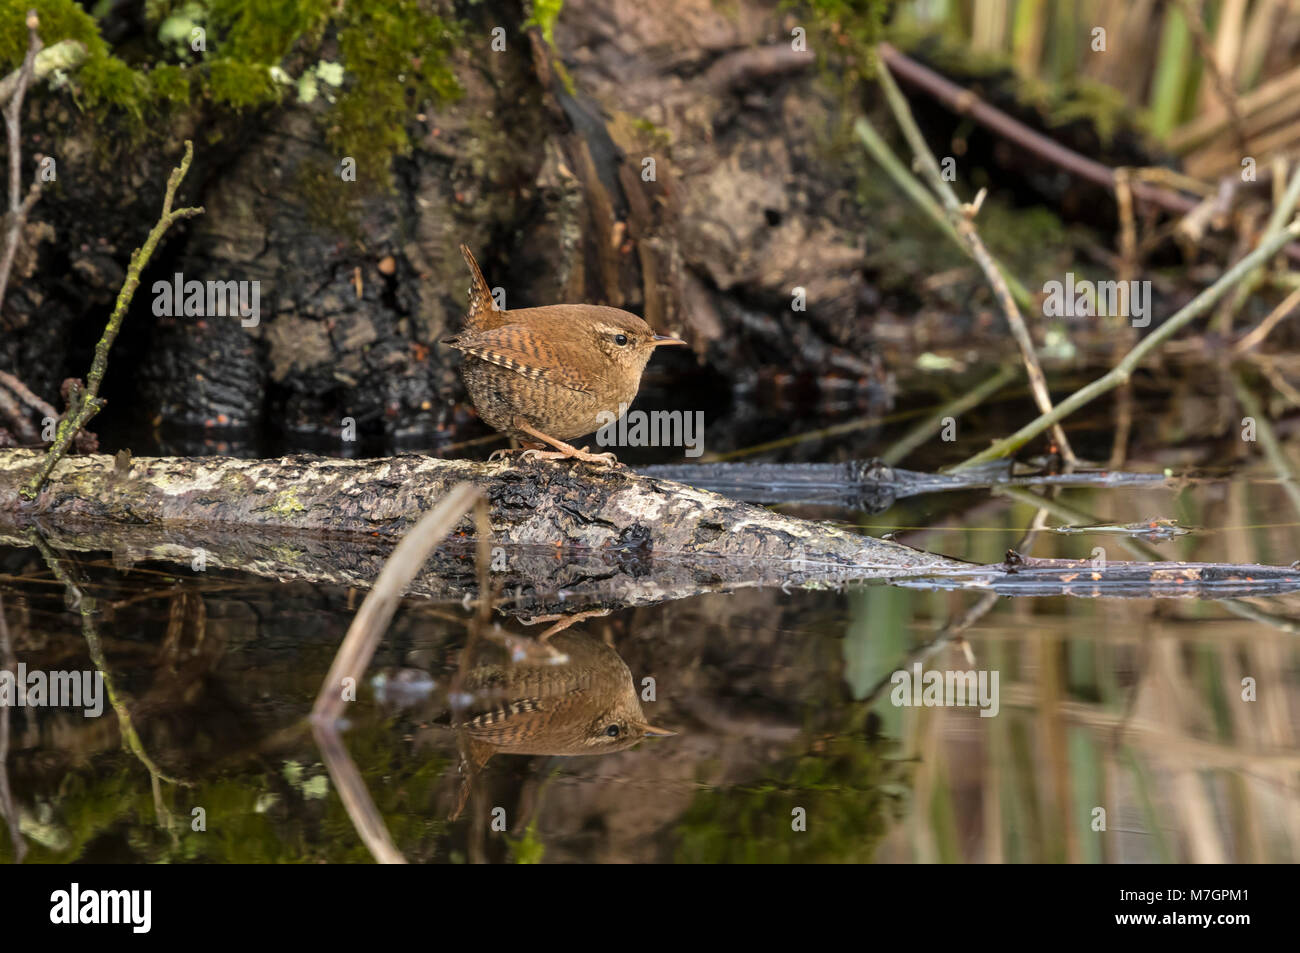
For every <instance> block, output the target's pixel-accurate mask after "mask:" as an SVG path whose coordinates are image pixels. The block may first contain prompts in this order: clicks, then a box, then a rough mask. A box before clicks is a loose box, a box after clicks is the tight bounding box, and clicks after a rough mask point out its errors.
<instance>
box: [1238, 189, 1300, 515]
mask: <svg viewBox="0 0 1300 953" xmlns="http://www.w3.org/2000/svg"><path fill="white" fill-rule="evenodd" d="M1296 178H1298V179H1300V175H1297V176H1296ZM1232 383H1233V386H1234V387H1235V388H1236V391H1237V400H1238V401H1240V402H1241V406H1242V409H1243V410H1245V411H1246V414H1247V416H1249V417H1253V418H1254V419H1255V433H1256V435H1257V436H1258V437H1259V445H1260V446H1261V447H1262V448H1263V449H1264V456H1266V457H1268V462H1269V463H1270V464H1271V465H1272V467H1273V469H1274V470H1276V471H1277V475H1278V476H1279V477H1281V478H1282V489H1283V490H1284V491H1285V492H1286V495H1287V496H1288V497H1289V498H1290V500H1291V504H1292V505H1293V506H1294V507H1295V510H1296V512H1297V513H1300V483H1298V482H1297V481H1296V473H1295V469H1294V468H1293V467H1292V466H1291V461H1290V460H1289V459H1287V455H1286V451H1285V450H1283V449H1282V444H1281V443H1279V442H1278V439H1277V434H1276V433H1275V432H1274V430H1273V424H1272V423H1270V422H1269V419H1268V417H1267V416H1266V415H1265V413H1264V405H1263V404H1261V403H1260V402H1259V398H1258V397H1256V396H1255V394H1254V392H1253V391H1252V390H1251V389H1250V388H1249V387H1247V386H1246V382H1245V381H1244V380H1243V379H1242V376H1241V372H1240V371H1237V372H1236V373H1235V374H1234V375H1233V378H1232Z"/></svg>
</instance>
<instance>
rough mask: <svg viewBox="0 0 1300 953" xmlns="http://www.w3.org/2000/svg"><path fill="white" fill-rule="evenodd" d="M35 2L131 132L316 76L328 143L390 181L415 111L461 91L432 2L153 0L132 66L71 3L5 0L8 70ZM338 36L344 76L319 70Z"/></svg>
mask: <svg viewBox="0 0 1300 953" xmlns="http://www.w3.org/2000/svg"><path fill="white" fill-rule="evenodd" d="M29 6H34V7H35V9H36V10H37V13H38V15H39V16H40V19H41V26H40V33H41V38H42V40H43V41H44V42H45V43H46V44H47V45H48V44H51V43H54V42H57V41H59V40H63V39H75V40H79V41H80V42H82V43H83V44H85V46H86V49H87V56H86V60H85V62H84V63H83V65H82V66H81V68H80V69H79V70H78V72H77V73H76V74H75V75H74V76H72V77H71V83H70V86H71V90H72V95H73V96H74V97H75V99H76V101H77V103H78V104H79V105H80V106H81V107H82V108H83V109H85V110H87V111H88V112H90V113H91V114H92V115H93V116H94V117H95V118H96V119H98V120H106V119H113V118H115V117H116V118H125V120H126V128H125V130H124V131H126V132H128V133H132V134H137V135H149V134H154V135H164V134H165V132H166V129H167V128H168V124H167V122H166V118H167V114H168V113H170V112H172V111H174V110H180V109H184V108H188V107H189V106H190V105H192V104H193V103H195V102H196V101H198V100H199V99H206V100H207V101H209V102H211V103H212V104H214V105H216V106H217V107H219V108H221V109H227V110H230V111H232V112H240V111H244V110H248V109H254V108H259V107H264V106H270V105H274V104H276V103H279V102H280V101H282V100H283V98H284V97H285V96H288V95H294V94H295V93H296V91H297V90H299V89H304V90H308V91H310V92H312V93H315V92H316V91H318V90H322V89H323V88H322V87H321V86H320V84H319V83H316V82H314V81H313V82H308V83H305V84H301V85H300V84H299V83H298V81H297V80H298V78H299V77H301V76H302V75H304V74H306V73H308V72H314V75H316V76H317V78H319V79H320V80H322V81H323V82H324V83H326V84H327V85H329V86H330V88H329V89H328V90H324V92H325V94H326V95H325V98H326V99H327V100H329V101H330V102H332V103H333V106H332V107H331V108H329V109H328V110H327V111H326V112H325V113H324V115H323V122H324V126H325V133H326V137H327V139H328V141H329V143H330V145H331V147H332V148H334V149H335V150H336V151H337V152H338V153H339V154H340V155H351V156H353V157H354V158H355V159H356V160H357V167H358V173H359V177H366V178H369V179H371V180H372V181H381V182H387V181H389V162H390V160H391V158H392V157H393V155H395V154H400V153H404V152H406V151H407V150H408V149H409V148H410V141H409V139H408V136H407V133H406V125H407V122H408V119H409V117H410V116H411V115H412V114H413V113H414V112H416V111H417V110H418V109H420V108H421V107H423V106H424V105H425V104H426V103H433V104H434V105H437V104H439V103H442V102H445V101H447V100H448V99H450V98H453V97H455V96H457V95H459V93H460V86H459V84H458V83H457V81H456V77H455V75H454V74H453V72H452V70H451V67H450V65H449V61H450V53H451V51H452V49H453V44H454V43H455V41H456V39H457V38H458V36H459V31H458V28H457V26H456V25H455V24H454V23H450V22H448V21H446V20H444V19H443V18H441V17H439V16H438V15H437V14H436V13H434V12H433V9H432V7H431V5H430V0H348V2H347V3H346V4H341V3H337V2H335V0H206V2H202V0H149V2H148V3H147V4H146V8H145V15H146V19H147V21H148V22H149V23H150V24H151V25H152V26H153V27H154V28H155V29H156V36H155V37H154V38H153V41H152V42H151V43H147V44H144V45H143V49H142V48H141V44H139V43H138V42H137V41H135V40H133V41H132V43H133V46H132V50H133V53H135V54H136V55H137V57H138V60H137V61H130V62H129V61H128V60H127V59H125V58H121V57H119V56H116V55H114V51H113V50H112V49H111V48H110V47H109V46H108V44H107V43H106V42H105V41H104V39H103V38H102V37H101V36H100V35H99V29H98V25H97V24H96V22H95V20H94V18H93V17H91V16H90V15H89V14H87V13H86V12H85V11H84V10H82V8H81V7H80V6H79V5H78V4H77V3H76V2H75V0H21V2H19V0H0V69H3V71H4V72H8V71H9V70H11V69H13V68H15V67H16V66H17V65H18V64H19V63H21V62H22V58H23V55H24V53H25V51H26V48H27V30H26V26H25V11H26V10H27V8H28V7H29ZM559 6H560V4H559V0H546V2H545V3H543V4H542V6H541V8H540V9H539V14H540V15H542V16H544V17H549V19H544V20H543V21H542V26H543V29H544V30H546V29H548V28H553V23H554V16H555V15H557V14H558V12H559ZM196 26H202V27H203V29H204V30H205V31H206V32H205V45H206V48H205V49H204V50H202V51H192V50H191V49H190V46H189V37H190V34H191V31H192V30H193V29H194V28H195V27H196ZM331 37H337V43H338V49H339V52H340V53H341V57H339V58H340V59H341V63H340V64H337V66H341V68H342V75H341V77H340V76H339V75H337V74H338V69H337V68H336V66H335V64H333V63H330V64H329V65H330V66H331V69H329V70H326V71H325V72H321V71H320V69H319V68H320V67H321V66H322V60H323V57H322V56H321V52H322V44H323V43H324V42H325V41H326V40H327V39H329V38H331ZM331 59H332V57H331ZM175 60H180V61H181V62H174V61H175ZM273 71H277V72H278V74H279V76H280V78H281V79H282V80H283V82H277V81H276V79H275V77H274V76H273ZM336 81H339V82H336ZM340 82H341V86H340V92H338V93H337V94H335V93H334V90H333V87H334V86H336V85H339V83H340ZM313 98H314V97H313ZM155 118H160V119H161V120H162V121H151V120H154V119H155Z"/></svg>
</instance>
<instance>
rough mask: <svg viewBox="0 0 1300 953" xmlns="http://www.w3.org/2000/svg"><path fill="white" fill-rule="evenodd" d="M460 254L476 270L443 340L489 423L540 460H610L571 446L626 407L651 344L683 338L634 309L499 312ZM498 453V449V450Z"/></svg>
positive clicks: (478, 276) (465, 250)
mask: <svg viewBox="0 0 1300 953" xmlns="http://www.w3.org/2000/svg"><path fill="white" fill-rule="evenodd" d="M460 251H461V254H463V255H464V256H465V262H466V264H468V265H469V270H470V273H471V275H472V276H473V284H472V285H471V286H470V290H469V313H468V314H467V315H466V316H465V329H464V330H463V331H462V332H461V333H460V334H457V335H455V336H453V337H450V338H448V339H446V340H445V341H443V343H444V344H447V345H449V346H451V347H454V348H456V349H457V350H458V351H462V352H464V354H465V362H464V364H463V365H462V367H461V374H462V376H463V377H464V379H465V389H466V390H468V391H469V396H470V400H472V401H473V402H474V406H475V408H477V410H478V413H479V416H480V417H481V418H482V419H483V420H484V422H486V423H487V425H488V426H490V427H492V428H494V429H495V430H499V431H501V432H502V433H504V434H506V435H507V436H509V437H511V438H512V439H515V440H519V441H520V442H522V443H525V444H532V445H534V446H538V447H540V446H542V445H544V444H549V445H550V446H552V447H554V448H555V450H554V451H546V452H542V451H540V450H537V449H530V450H529V451H528V454H529V455H533V456H538V457H542V458H545V459H557V458H562V457H572V458H576V459H578V460H584V461H586V462H588V463H617V462H618V461H617V459H616V458H615V456H614V454H612V453H587V451H586V448H585V447H584V448H583V449H581V450H579V449H578V448H577V447H574V446H572V445H570V444H568V443H565V441H566V440H572V439H573V438H575V437H580V436H582V435H583V434H588V433H592V432H593V431H595V430H597V429H599V428H600V427H601V426H602V425H603V424H605V423H608V422H609V420H610V419H611V418H608V417H607V418H605V419H601V416H600V415H601V414H605V413H607V414H613V415H615V416H616V417H617V416H618V415H620V414H621V413H622V412H623V411H624V410H626V408H627V405H629V404H631V403H632V400H633V398H635V397H636V392H637V389H638V388H639V387H640V386H641V372H642V371H644V370H645V366H646V363H647V362H648V361H649V360H650V355H651V354H653V353H654V349H655V348H656V347H659V346H661V345H664V344H685V343H686V342H685V341H682V340H679V339H678V338H674V337H669V336H667V335H663V334H655V333H654V331H652V330H651V329H650V326H649V325H648V324H646V323H645V322H644V321H642V320H641V319H640V318H638V317H637V316H636V315H634V314H629V313H628V312H626V311H620V310H619V309H618V308H608V307H603V306H600V305H590V304H552V305H546V306H545V307H541V308H520V309H516V310H514V311H507V310H498V309H497V307H496V302H494V301H493V300H492V291H491V289H490V288H489V287H488V283H487V281H486V280H484V278H483V272H482V271H480V270H479V267H478V262H476V261H475V260H474V255H473V254H472V253H471V252H470V250H469V248H467V247H466V246H464V245H461V246H460ZM498 452H500V451H498Z"/></svg>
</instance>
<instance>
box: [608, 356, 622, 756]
mask: <svg viewBox="0 0 1300 953" xmlns="http://www.w3.org/2000/svg"><path fill="white" fill-rule="evenodd" d="M619 336H620V337H622V335H619ZM605 734H607V735H609V736H610V737H611V738H617V737H618V725H610V726H609V727H608V728H606V729H605Z"/></svg>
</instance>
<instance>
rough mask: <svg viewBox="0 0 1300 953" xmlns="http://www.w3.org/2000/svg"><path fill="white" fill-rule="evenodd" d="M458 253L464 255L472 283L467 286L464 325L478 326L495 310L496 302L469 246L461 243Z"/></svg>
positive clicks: (467, 326)
mask: <svg viewBox="0 0 1300 953" xmlns="http://www.w3.org/2000/svg"><path fill="white" fill-rule="evenodd" d="M460 253H461V254H462V255H464V256H465V264H467V265H469V270H470V274H471V276H472V277H473V283H472V284H471V285H470V286H469V313H468V314H466V315H465V327H466V328H475V327H480V326H482V325H484V324H485V319H486V318H487V316H488V314H489V313H490V312H492V311H495V310H496V302H495V301H493V300H492V289H491V288H489V287H488V283H487V280H486V279H485V278H484V277H483V272H482V271H481V270H480V269H479V266H478V262H477V261H475V260H474V253H473V252H472V251H470V250H469V246H468V245H461V246H460Z"/></svg>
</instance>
